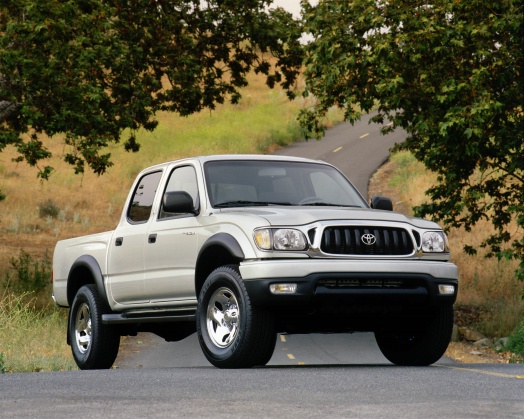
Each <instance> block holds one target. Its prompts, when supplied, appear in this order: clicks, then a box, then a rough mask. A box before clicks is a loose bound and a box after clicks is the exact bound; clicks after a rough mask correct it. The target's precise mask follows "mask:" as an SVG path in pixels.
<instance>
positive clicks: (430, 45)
mask: <svg viewBox="0 0 524 419" xmlns="http://www.w3.org/2000/svg"><path fill="white" fill-rule="evenodd" d="M302 7H303V10H304V21H305V22H304V25H305V30H306V31H307V32H309V33H311V34H312V36H313V39H314V41H313V42H311V43H310V44H309V45H308V46H307V48H306V58H305V64H306V70H305V74H306V83H307V93H311V94H313V95H315V96H316V97H317V98H318V104H317V105H316V106H315V107H314V108H312V109H307V110H304V111H303V112H302V114H301V117H300V118H301V124H302V126H303V128H304V130H305V132H306V135H308V136H309V137H316V138H319V137H320V136H321V135H322V133H323V128H322V124H321V122H322V118H323V116H324V115H325V113H326V112H327V109H328V108H329V107H331V106H339V107H340V108H342V109H344V111H345V117H346V119H347V120H349V121H355V120H356V119H358V118H359V117H360V113H359V112H357V111H355V110H354V109H355V107H354V106H353V105H358V106H359V107H360V109H362V110H363V111H369V110H371V109H372V108H373V107H375V106H376V107H378V114H377V115H376V116H375V117H374V118H373V120H374V122H379V123H382V122H383V121H385V120H389V121H391V122H392V123H393V124H392V125H391V126H387V127H386V128H385V129H384V130H383V131H384V132H385V133H387V132H389V131H390V130H393V129H395V128H396V127H401V128H403V129H404V130H405V131H406V132H407V134H408V136H407V139H406V141H405V142H404V143H403V144H401V145H400V146H399V148H404V149H408V150H410V151H411V152H412V153H413V154H414V155H415V157H416V158H417V159H418V160H420V161H422V162H423V163H424V164H425V166H426V167H427V168H428V169H430V170H432V171H434V172H436V173H437V175H438V184H437V185H436V186H434V187H432V188H431V189H429V190H428V191H427V195H428V197H429V202H428V203H426V204H424V205H421V206H419V207H418V208H416V213H417V215H419V216H433V217H435V218H436V219H438V220H441V221H443V222H444V224H445V225H446V226H447V227H458V226H464V227H465V228H466V230H469V229H470V228H471V226H473V225H474V224H475V223H476V222H477V221H479V220H480V219H482V218H484V219H488V220H490V221H491V222H492V224H493V226H494V227H495V230H496V233H495V234H493V235H491V236H489V237H488V238H487V239H486V241H485V242H484V243H483V246H484V247H487V248H488V249H489V255H494V256H497V257H499V258H503V257H505V258H516V259H520V261H521V262H522V263H521V268H520V271H519V272H518V275H519V276H520V277H521V278H522V279H524V237H523V229H524V145H523V144H524V141H523V139H524V138H523V136H524V77H523V74H522V71H523V61H524V59H523V55H524V48H523V46H524V45H523V41H524V10H523V8H524V6H523V4H522V1H515V0H501V1H497V2H492V1H488V0H470V1H455V0H437V1H425V2H413V1H411V0H398V1H394V2H392V1H386V0H378V1H377V0H355V1H352V2H347V1H343V0H332V1H323V0H320V1H319V3H318V5H317V6H311V5H309V3H308V2H302ZM466 250H467V251H469V252H475V250H476V249H473V248H471V247H466Z"/></svg>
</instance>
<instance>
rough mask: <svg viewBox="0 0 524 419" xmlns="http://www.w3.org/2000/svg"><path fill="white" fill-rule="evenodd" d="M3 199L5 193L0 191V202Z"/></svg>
mask: <svg viewBox="0 0 524 419" xmlns="http://www.w3.org/2000/svg"><path fill="white" fill-rule="evenodd" d="M4 199H5V194H4V193H3V192H2V191H0V202H2V201H3V200H4Z"/></svg>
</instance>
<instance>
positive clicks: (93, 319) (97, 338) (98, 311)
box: [69, 285, 120, 370]
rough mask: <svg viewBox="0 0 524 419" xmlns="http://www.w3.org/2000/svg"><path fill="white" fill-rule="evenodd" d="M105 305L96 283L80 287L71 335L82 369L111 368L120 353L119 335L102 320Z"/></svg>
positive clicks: (77, 360)
mask: <svg viewBox="0 0 524 419" xmlns="http://www.w3.org/2000/svg"><path fill="white" fill-rule="evenodd" d="M103 307H104V302H103V301H102V300H101V299H100V296H99V295H98V291H97V289H96V286H95V285H84V286H83V287H82V288H80V289H79V290H78V292H77V293H76V296H75V299H74V300H73V304H72V305H71V311H70V314H69V316H70V317H69V337H70V340H71V349H72V352H73V358H74V359H75V362H76V364H77V365H78V368H80V369H81V370H94V369H107V368H111V366H112V365H113V363H114V362H115V359H116V356H117V355H118V348H119V345H120V335H119V334H118V333H116V331H115V330H114V327H111V326H109V325H105V324H103V323H102V314H104V313H103Z"/></svg>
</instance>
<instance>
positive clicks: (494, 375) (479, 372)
mask: <svg viewBox="0 0 524 419" xmlns="http://www.w3.org/2000/svg"><path fill="white" fill-rule="evenodd" d="M435 366H436V367H440V368H448V369H451V370H457V371H469V372H475V373H477V374H484V375H491V376H493V377H501V378H516V379H524V375H512V374H502V373H500V372H493V371H486V370H479V369H475V368H463V367H451V366H448V365H435Z"/></svg>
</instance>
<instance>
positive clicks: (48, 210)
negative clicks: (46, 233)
mask: <svg viewBox="0 0 524 419" xmlns="http://www.w3.org/2000/svg"><path fill="white" fill-rule="evenodd" d="M59 213H60V208H58V205H56V204H55V203H54V202H53V201H52V200H50V199H48V200H47V201H45V202H41V203H40V204H38V215H39V216H40V218H47V217H51V218H57V217H58V214H59Z"/></svg>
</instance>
